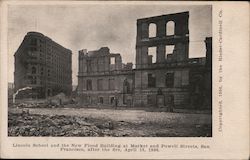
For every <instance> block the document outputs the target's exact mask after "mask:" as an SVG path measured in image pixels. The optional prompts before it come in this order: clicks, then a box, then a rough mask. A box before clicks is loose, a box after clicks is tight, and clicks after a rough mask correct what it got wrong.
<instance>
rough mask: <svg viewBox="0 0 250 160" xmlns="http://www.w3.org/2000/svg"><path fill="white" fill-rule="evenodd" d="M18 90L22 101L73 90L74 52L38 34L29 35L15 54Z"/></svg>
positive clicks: (69, 92) (30, 33)
mask: <svg viewBox="0 0 250 160" xmlns="http://www.w3.org/2000/svg"><path fill="white" fill-rule="evenodd" d="M14 56H15V72H14V84H15V91H17V90H18V89H20V88H24V87H32V90H27V91H22V92H20V93H19V95H18V97H19V98H47V97H49V96H53V95H56V94H58V93H60V92H64V93H65V94H67V95H70V94H71V91H72V69H71V65H72V60H71V59H72V52H71V50H69V49H66V48H64V47H63V46H61V45H59V44H58V43H56V42H54V41H53V40H51V39H50V38H49V37H46V36H44V35H43V34H41V33H38V32H28V33H27V35H26V36H25V37H24V39H23V41H22V43H21V45H20V46H19V48H18V49H17V51H16V53H15V55H14Z"/></svg>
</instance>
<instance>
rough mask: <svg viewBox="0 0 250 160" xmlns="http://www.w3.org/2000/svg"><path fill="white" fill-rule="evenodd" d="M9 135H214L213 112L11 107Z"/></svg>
mask: <svg viewBox="0 0 250 160" xmlns="http://www.w3.org/2000/svg"><path fill="white" fill-rule="evenodd" d="M8 122H9V127H8V135H9V136H89V137H97V136H98V137H99V136H115V137H123V136H127V137H137V136H139V137H152V136H156V137H175V136H176V137H182V136H183V137H187V136H192V137H197V136H211V114H185V113H168V112H146V111H144V110H112V109H102V110H99V109H87V108H81V109H76V108H60V109H51V108H50V109H48V108H29V109H13V108H12V109H10V110H9V115H8Z"/></svg>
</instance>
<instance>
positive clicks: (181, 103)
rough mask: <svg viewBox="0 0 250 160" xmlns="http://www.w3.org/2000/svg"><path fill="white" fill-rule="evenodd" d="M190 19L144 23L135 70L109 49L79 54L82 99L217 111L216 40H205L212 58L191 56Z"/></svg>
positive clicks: (166, 17) (140, 24)
mask: <svg viewBox="0 0 250 160" xmlns="http://www.w3.org/2000/svg"><path fill="white" fill-rule="evenodd" d="M188 19H189V12H182V13H176V14H169V15H162V16H156V17H149V18H143V19H138V20H137V38H136V65H135V69H132V66H133V64H131V63H129V64H127V65H126V66H123V65H122V62H121V56H120V54H111V53H110V52H109V49H108V48H106V47H105V48H101V49H100V50H97V51H92V52H90V51H89V52H87V50H82V51H79V73H78V95H80V99H81V101H82V102H83V103H86V104H90V105H91V104H93V105H95V104H97V103H101V104H112V102H113V99H114V97H115V98H117V99H118V100H119V105H128V104H129V105H132V106H138V107H144V106H152V107H164V106H165V107H166V106H171V105H174V106H175V107H188V106H189V107H191V108H211V102H212V85H211V81H212V71H211V69H212V38H211V37H209V38H206V40H205V44H204V45H206V50H207V51H206V57H200V58H189V28H188ZM113 57H115V60H112V58H113Z"/></svg>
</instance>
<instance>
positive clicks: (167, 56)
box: [165, 45, 174, 60]
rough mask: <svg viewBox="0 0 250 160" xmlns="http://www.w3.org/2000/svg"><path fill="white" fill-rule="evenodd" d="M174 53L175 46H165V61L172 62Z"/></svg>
mask: <svg viewBox="0 0 250 160" xmlns="http://www.w3.org/2000/svg"><path fill="white" fill-rule="evenodd" d="M173 52H174V45H167V46H165V59H168V60H171V56H172V54H173Z"/></svg>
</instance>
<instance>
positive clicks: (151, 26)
mask: <svg viewBox="0 0 250 160" xmlns="http://www.w3.org/2000/svg"><path fill="white" fill-rule="evenodd" d="M156 28H157V26H156V24H154V23H150V24H149V27H148V32H149V34H148V36H149V38H151V37H156Z"/></svg>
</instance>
